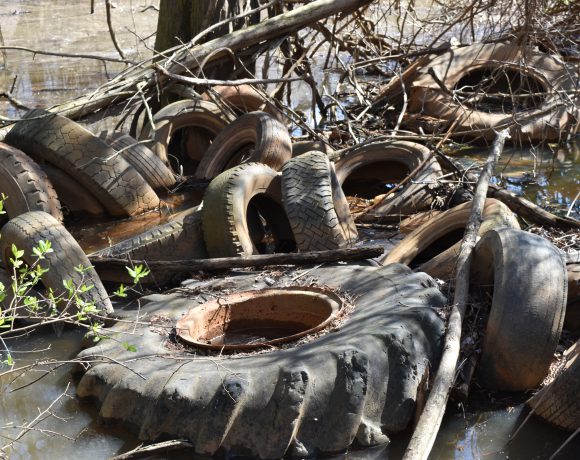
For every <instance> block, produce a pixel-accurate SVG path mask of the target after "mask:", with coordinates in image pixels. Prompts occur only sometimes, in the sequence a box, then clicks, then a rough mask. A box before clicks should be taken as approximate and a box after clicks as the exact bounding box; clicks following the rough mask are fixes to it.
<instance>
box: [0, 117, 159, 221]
mask: <svg viewBox="0 0 580 460" xmlns="http://www.w3.org/2000/svg"><path fill="white" fill-rule="evenodd" d="M6 143H8V144H10V145H13V146H14V147H17V148H19V149H21V150H22V151H23V152H25V153H26V154H27V155H29V156H30V157H32V158H33V159H35V160H36V161H37V162H47V163H52V164H53V165H54V166H56V167H58V168H60V169H62V170H63V171H64V172H66V173H67V174H68V175H70V176H72V177H74V178H76V179H77V180H78V181H79V182H81V183H82V184H83V185H84V186H85V187H86V188H87V190H89V191H90V192H91V193H92V194H93V195H94V196H95V198H97V199H98V200H99V201H100V202H101V203H102V204H103V206H104V207H105V209H106V210H107V211H108V213H109V214H110V215H112V216H131V215H134V214H138V213H141V212H144V211H148V210H151V209H154V208H156V207H157V206H159V198H158V197H157V195H156V194H155V192H154V191H153V189H152V188H151V186H150V185H149V184H147V182H145V179H143V177H141V175H140V174H139V173H138V172H137V171H136V170H135V168H133V167H132V166H131V165H130V164H129V162H127V160H125V159H124V158H123V157H122V156H121V155H118V154H117V153H116V152H115V150H113V149H112V148H111V147H109V146H108V145H107V144H105V143H104V142H103V141H102V140H101V139H99V138H98V137H97V136H95V135H93V134H92V133H91V132H90V131H88V130H87V129H85V128H84V127H82V126H81V125H79V124H78V123H75V122H74V121H72V120H69V119H68V118H65V117H62V116H60V115H57V114H54V113H50V112H48V111H46V110H40V109H35V110H31V111H29V112H28V113H27V114H26V115H25V117H24V118H23V119H22V120H21V121H19V122H18V123H16V124H15V125H14V126H13V127H12V129H11V130H10V132H8V134H7V135H6Z"/></svg>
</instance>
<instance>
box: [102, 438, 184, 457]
mask: <svg viewBox="0 0 580 460" xmlns="http://www.w3.org/2000/svg"><path fill="white" fill-rule="evenodd" d="M192 447H193V444H191V443H190V442H188V441H185V440H182V439H173V440H171V441H164V442H158V443H156V444H149V445H147V446H144V445H140V446H138V447H136V448H135V449H133V450H130V451H129V452H125V453H124V454H120V455H115V456H114V457H111V458H110V459H109V460H130V459H133V458H141V457H149V456H151V455H155V454H157V455H159V454H161V453H164V452H169V451H171V450H176V449H189V448H192Z"/></svg>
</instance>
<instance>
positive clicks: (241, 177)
mask: <svg viewBox="0 0 580 460" xmlns="http://www.w3.org/2000/svg"><path fill="white" fill-rule="evenodd" d="M260 216H261V217H260ZM262 219H263V220H265V222H266V225H267V226H268V228H269V229H270V231H271V233H272V237H273V239H274V248H271V247H268V246H267V245H265V244H263V239H264V236H265V235H266V229H265V227H264V225H263V223H262ZM202 223H203V235H204V239H205V243H206V246H207V251H208V253H209V255H210V256H211V257H230V256H237V255H242V254H244V255H250V254H260V253H265V252H290V251H292V250H294V248H295V247H296V245H295V242H294V237H293V235H292V230H291V228H290V223H289V222H288V218H287V217H286V213H285V212H284V208H283V206H282V196H281V192H280V175H279V174H278V173H276V171H274V170H273V169H272V168H270V167H268V166H266V165H263V164H261V163H245V164H243V165H239V166H236V167H235V168H232V169H228V170H227V171H224V172H223V173H221V174H220V175H219V176H217V177H216V178H215V179H214V180H212V181H211V183H210V184H209V186H208V188H207V190H206V192H205V195H204V197H203V208H202Z"/></svg>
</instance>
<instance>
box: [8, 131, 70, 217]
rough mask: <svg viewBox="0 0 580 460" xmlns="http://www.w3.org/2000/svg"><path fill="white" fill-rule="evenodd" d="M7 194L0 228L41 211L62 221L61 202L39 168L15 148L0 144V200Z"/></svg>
mask: <svg viewBox="0 0 580 460" xmlns="http://www.w3.org/2000/svg"><path fill="white" fill-rule="evenodd" d="M2 194H4V195H6V197H7V199H6V200H5V201H4V210H5V211H6V214H3V215H0V227H2V225H3V224H4V223H5V222H6V221H7V220H8V219H9V218H12V217H16V216H18V215H19V214H22V213H25V212H28V211H44V212H46V213H48V214H50V215H51V216H53V217H54V218H55V219H57V220H58V221H61V222H62V220H63V216H62V209H61V206H60V201H59V200H58V197H57V194H56V191H55V190H54V187H53V186H52V182H51V181H50V180H49V179H48V177H47V176H46V174H45V173H44V171H43V170H42V168H41V167H40V166H39V165H38V164H36V163H35V162H34V160H33V159H32V158H30V157H29V156H27V155H26V154H25V153H24V152H21V151H20V150H18V149H15V148H14V147H10V146H9V145H6V144H3V143H2V142H0V197H1V196H2Z"/></svg>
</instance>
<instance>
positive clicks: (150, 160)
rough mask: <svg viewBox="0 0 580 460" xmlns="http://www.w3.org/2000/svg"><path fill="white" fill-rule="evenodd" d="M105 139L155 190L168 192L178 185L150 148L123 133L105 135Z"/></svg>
mask: <svg viewBox="0 0 580 460" xmlns="http://www.w3.org/2000/svg"><path fill="white" fill-rule="evenodd" d="M103 139H104V140H105V142H107V143H108V144H109V146H110V147H112V148H113V149H114V150H115V151H116V152H120V153H121V155H122V156H123V158H125V160H127V161H128V162H129V164H130V165H131V166H133V167H134V168H135V169H136V170H137V172H138V173H139V174H141V176H142V177H143V179H145V181H146V182H147V183H148V184H149V185H150V186H151V187H152V188H153V190H164V191H167V190H168V189H170V188H171V187H173V186H174V185H175V183H176V181H177V180H176V177H175V174H173V172H171V170H170V169H169V168H168V167H167V166H166V165H165V163H164V162H163V161H161V159H160V158H159V157H158V156H157V155H156V154H155V153H154V152H153V151H152V150H151V149H150V148H149V147H146V146H145V145H143V144H140V143H139V141H138V140H137V139H135V138H134V137H132V136H129V135H128V134H123V133H119V132H116V133H105V134H104V137H103Z"/></svg>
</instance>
